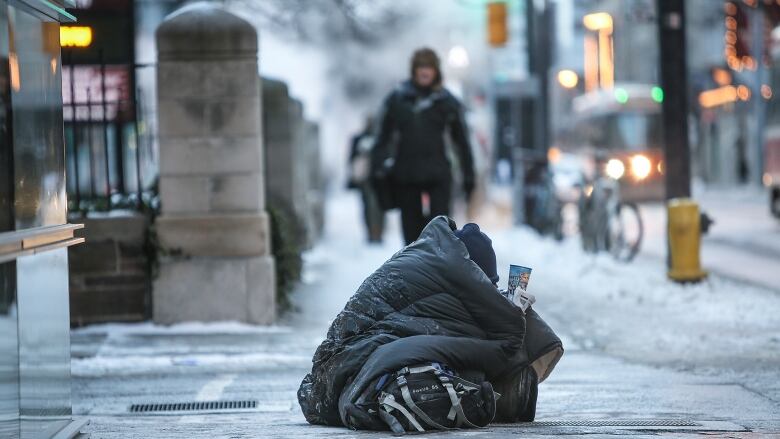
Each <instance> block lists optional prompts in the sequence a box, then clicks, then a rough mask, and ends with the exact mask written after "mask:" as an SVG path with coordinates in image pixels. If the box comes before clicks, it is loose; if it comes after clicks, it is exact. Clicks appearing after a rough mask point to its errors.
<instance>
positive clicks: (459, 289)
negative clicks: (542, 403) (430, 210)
mask: <svg viewBox="0 0 780 439" xmlns="http://www.w3.org/2000/svg"><path fill="white" fill-rule="evenodd" d="M454 230H455V224H454V222H452V221H451V220H449V219H448V218H447V217H444V216H439V217H437V218H435V219H434V220H433V221H431V223H430V224H428V226H427V227H426V228H425V230H423V232H422V234H421V235H420V239H419V240H418V241H416V242H414V243H413V244H411V245H409V246H408V247H406V248H404V249H403V250H401V251H400V252H398V253H396V254H395V255H394V256H393V257H392V258H391V259H390V260H388V261H387V262H386V263H385V264H384V265H382V266H381V267H380V268H379V269H378V270H377V271H375V272H374V273H373V274H372V275H371V276H369V277H368V279H366V280H365V281H364V282H363V284H362V285H361V286H360V288H359V289H358V291H357V293H355V295H354V296H352V298H351V299H350V300H349V302H348V303H347V305H346V306H345V308H344V310H343V311H341V313H339V315H338V316H337V317H336V319H335V321H334V322H333V324H332V325H331V327H330V329H329V330H328V335H327V338H326V340H325V341H324V342H323V343H322V344H321V345H320V346H319V348H317V351H316V353H315V354H314V358H313V360H312V362H313V366H312V371H311V373H309V374H308V375H306V377H305V378H304V379H303V382H302V383H301V386H300V388H299V389H298V402H299V403H300V405H301V409H302V411H303V414H304V416H305V417H306V420H308V421H309V422H310V423H313V424H326V425H345V426H351V427H353V428H360V425H355V424H356V422H354V420H353V419H351V418H350V417H349V416H347V412H348V411H349V410H350V409H351V408H352V404H353V403H354V402H355V400H356V399H357V398H358V396H359V395H360V393H361V392H362V391H363V390H364V388H365V386H366V385H367V384H368V383H369V382H371V380H373V379H375V378H376V377H378V376H380V375H382V374H383V373H386V372H391V371H395V370H397V369H399V368H401V367H403V366H406V365H413V364H418V363H422V362H426V361H436V362H440V363H443V364H446V365H448V366H449V367H451V368H453V369H455V370H460V371H466V370H469V371H480V372H482V373H483V374H484V376H485V377H486V378H487V379H488V380H489V381H491V382H494V383H495V382H496V381H501V380H502V379H509V378H510V377H512V376H513V374H517V373H519V371H520V370H522V369H524V368H526V367H528V366H529V365H530V364H531V363H535V364H534V365H533V366H534V368H535V369H537V370H536V373H537V375H538V377H539V381H541V380H543V379H544V378H546V377H547V375H549V373H550V372H551V371H552V369H553V367H554V366H555V363H556V362H557V361H558V358H560V356H561V355H562V353H563V349H562V346H561V342H560V339H558V337H557V336H555V334H554V333H553V332H552V330H551V329H550V328H549V327H548V326H547V325H546V324H545V323H544V322H543V321H542V320H541V318H540V317H539V316H538V314H536V313H535V312H534V311H533V310H532V309H529V310H528V313H527V314H526V315H523V313H522V311H521V310H520V309H519V308H517V307H515V306H513V305H512V304H510V303H509V302H508V301H507V300H506V299H505V298H504V297H503V296H501V295H500V294H499V293H498V292H497V291H496V287H495V286H493V284H492V283H491V281H490V280H489V279H488V278H487V276H486V275H485V274H484V273H483V272H482V270H481V269H480V268H479V267H478V266H477V264H475V263H474V262H473V261H471V260H470V259H469V255H468V251H467V250H466V246H465V245H464V244H463V243H462V242H461V241H460V240H459V239H458V238H457V237H456V236H455V234H454ZM537 360H543V361H537Z"/></svg>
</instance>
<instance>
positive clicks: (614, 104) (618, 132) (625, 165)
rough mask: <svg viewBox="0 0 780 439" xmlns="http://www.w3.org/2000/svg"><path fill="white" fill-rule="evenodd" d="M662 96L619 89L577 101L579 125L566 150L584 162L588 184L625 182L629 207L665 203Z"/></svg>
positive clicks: (640, 88) (642, 88) (639, 88)
mask: <svg viewBox="0 0 780 439" xmlns="http://www.w3.org/2000/svg"><path fill="white" fill-rule="evenodd" d="M662 101H663V91H662V90H661V89H660V88H658V87H654V86H651V85H645V84H616V85H615V87H614V88H613V89H609V90H604V89H602V90H597V91H593V92H589V93H586V94H584V95H582V96H578V97H576V98H574V101H573V110H574V116H575V123H574V126H573V128H572V130H571V131H570V132H569V133H568V135H567V136H566V138H567V139H566V140H565V141H563V142H562V143H561V146H562V147H563V149H564V150H565V151H566V152H569V153H574V154H577V155H579V156H581V157H582V158H583V168H584V173H585V178H586V179H594V178H595V177H596V176H597V174H598V173H605V174H606V175H608V176H609V177H611V178H614V179H616V180H618V181H619V182H620V195H621V198H622V199H623V200H625V201H657V200H663V198H664V177H663V173H664V162H663V148H662V135H663V133H662V122H661V102H662Z"/></svg>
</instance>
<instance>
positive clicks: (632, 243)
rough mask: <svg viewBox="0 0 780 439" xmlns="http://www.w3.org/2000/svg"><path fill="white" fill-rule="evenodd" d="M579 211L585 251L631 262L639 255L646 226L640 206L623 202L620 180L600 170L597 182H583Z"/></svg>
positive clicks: (600, 167)
mask: <svg viewBox="0 0 780 439" xmlns="http://www.w3.org/2000/svg"><path fill="white" fill-rule="evenodd" d="M598 168H599V169H602V168H603V166H598ZM578 210H579V225H580V236H581V238H582V248H583V250H585V251H586V252H588V253H598V252H604V251H606V252H609V253H610V254H611V255H612V256H613V257H614V258H615V259H616V260H618V261H622V262H630V261H631V260H632V259H634V257H636V255H637V253H639V248H640V246H641V244H642V237H643V234H644V225H643V224H642V217H641V215H640V213H639V206H637V204H636V203H632V202H625V201H621V199H620V184H619V182H618V181H617V180H615V179H613V178H611V177H609V176H606V175H602V174H601V173H599V175H598V176H597V177H596V179H595V180H594V181H592V182H590V183H589V184H585V185H583V186H582V190H581V192H580V197H579V202H578Z"/></svg>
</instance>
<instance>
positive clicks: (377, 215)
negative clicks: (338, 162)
mask: <svg viewBox="0 0 780 439" xmlns="http://www.w3.org/2000/svg"><path fill="white" fill-rule="evenodd" d="M373 146H374V135H373V120H372V118H371V117H368V118H366V124H365V126H364V127H363V130H362V131H361V132H360V133H358V134H356V135H355V136H354V137H353V138H352V146H351V147H350V152H349V168H348V169H349V180H348V183H347V187H348V188H350V189H356V190H359V191H360V198H361V201H362V202H363V221H364V222H365V224H366V230H367V232H368V242H369V243H372V244H377V243H381V242H382V234H383V232H384V229H385V212H384V211H383V210H382V208H381V207H380V205H379V201H378V200H377V197H376V193H375V192H374V188H373V187H372V186H371V183H370V181H369V173H370V167H371V148H372V147H373Z"/></svg>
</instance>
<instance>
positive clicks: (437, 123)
mask: <svg viewBox="0 0 780 439" xmlns="http://www.w3.org/2000/svg"><path fill="white" fill-rule="evenodd" d="M410 75H411V78H410V79H408V80H406V81H404V82H402V83H401V84H400V85H399V86H398V87H396V89H395V90H393V92H391V93H390V95H389V96H388V97H387V98H386V99H385V101H384V106H383V109H382V115H381V117H380V118H379V133H378V135H377V139H376V143H375V144H374V148H373V149H372V173H373V176H374V177H375V179H377V180H381V185H382V186H384V187H388V188H389V189H390V191H391V193H392V198H393V204H394V206H392V207H398V208H400V209H401V224H402V227H403V234H404V240H405V241H406V243H407V244H409V243H411V242H412V241H414V240H416V239H417V237H418V236H419V235H420V232H421V231H422V230H423V228H424V227H425V225H426V224H428V222H430V220H431V219H432V218H434V217H436V216H438V215H449V213H450V198H451V193H452V181H453V176H452V170H451V166H450V162H449V159H448V157H447V151H446V148H445V134H447V133H449V136H450V138H451V140H452V143H453V145H454V149H455V153H456V154H457V156H458V159H459V162H460V168H461V171H462V173H463V180H462V181H463V190H464V192H465V195H466V199H467V200H468V199H470V197H471V193H472V192H473V191H474V162H473V158H472V156H471V146H470V145H469V136H468V129H467V126H466V123H465V121H464V119H463V106H462V104H461V103H460V102H459V101H458V99H457V98H455V96H453V95H452V94H451V93H450V92H449V91H447V90H446V89H445V88H444V87H443V85H442V73H441V68H440V61H439V57H438V56H437V55H436V53H435V52H434V51H433V50H431V49H429V48H422V49H419V50H417V51H415V52H414V54H413V55H412V60H411V71H410ZM380 192H382V193H384V191H380ZM383 204H387V203H383ZM385 207H390V206H385Z"/></svg>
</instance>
